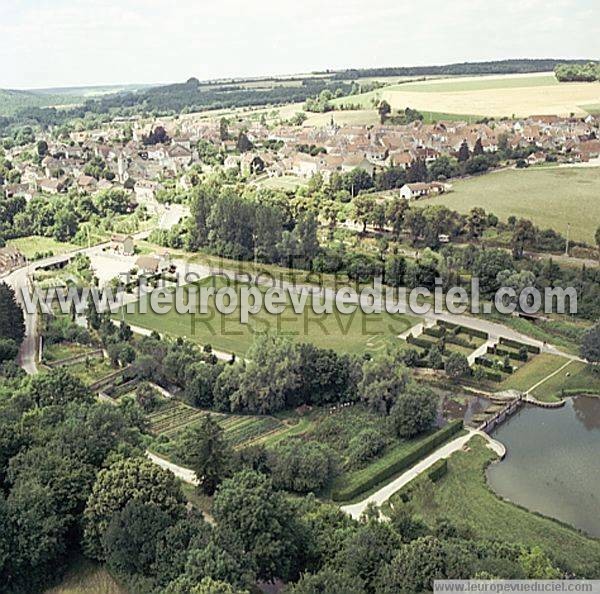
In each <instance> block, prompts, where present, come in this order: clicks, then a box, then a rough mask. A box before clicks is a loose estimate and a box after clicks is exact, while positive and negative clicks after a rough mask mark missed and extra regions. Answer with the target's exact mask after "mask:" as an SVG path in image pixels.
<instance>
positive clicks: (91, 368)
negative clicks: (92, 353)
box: [68, 357, 116, 385]
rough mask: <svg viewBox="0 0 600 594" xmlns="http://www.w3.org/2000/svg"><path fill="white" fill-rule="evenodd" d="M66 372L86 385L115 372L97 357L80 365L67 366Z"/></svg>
mask: <svg viewBox="0 0 600 594" xmlns="http://www.w3.org/2000/svg"><path fill="white" fill-rule="evenodd" d="M68 370H69V372H70V373H71V374H73V375H74V376H75V377H78V378H79V379H80V380H81V381H82V382H83V383H84V384H86V385H90V384H93V383H94V382H97V381H99V380H101V379H102V378H104V377H106V376H107V375H110V374H111V373H114V372H115V371H116V369H115V368H114V367H111V365H110V363H109V362H108V361H106V360H105V359H99V358H97V357H90V358H89V359H88V360H86V361H82V362H81V363H77V364H75V365H69V367H68Z"/></svg>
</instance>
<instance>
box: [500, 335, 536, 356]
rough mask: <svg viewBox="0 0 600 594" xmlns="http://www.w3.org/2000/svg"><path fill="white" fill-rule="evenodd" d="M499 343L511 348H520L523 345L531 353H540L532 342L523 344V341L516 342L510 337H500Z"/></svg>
mask: <svg viewBox="0 0 600 594" xmlns="http://www.w3.org/2000/svg"><path fill="white" fill-rule="evenodd" d="M500 344H503V345H504V346H507V347H510V348H513V349H520V348H523V347H525V348H526V349H527V351H528V352H530V353H533V354H534V355H539V354H540V347H538V346H535V345H532V344H525V343H523V342H518V341H516V340H511V339H510V338H504V337H501V338H500Z"/></svg>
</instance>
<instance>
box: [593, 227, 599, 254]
mask: <svg viewBox="0 0 600 594" xmlns="http://www.w3.org/2000/svg"><path fill="white" fill-rule="evenodd" d="M594 239H595V240H596V247H597V248H598V259H600V227H598V228H597V229H596V233H595V235H594Z"/></svg>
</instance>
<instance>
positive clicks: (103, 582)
mask: <svg viewBox="0 0 600 594" xmlns="http://www.w3.org/2000/svg"><path fill="white" fill-rule="evenodd" d="M45 594H128V590H126V589H125V588H124V587H123V586H121V585H120V584H119V583H118V582H117V581H116V580H115V578H113V577H112V575H111V574H110V573H109V572H108V570H107V569H105V568H104V567H103V566H102V565H98V564H97V563H94V562H92V561H90V560H88V559H84V558H80V559H79V560H78V561H77V562H76V563H75V564H74V565H73V567H72V568H71V569H70V570H69V571H68V572H67V575H66V576H65V578H64V579H63V581H62V583H61V584H60V585H58V586H56V587H55V588H51V589H49V590H46V592H45Z"/></svg>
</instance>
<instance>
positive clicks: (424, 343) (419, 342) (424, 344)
mask: <svg viewBox="0 0 600 594" xmlns="http://www.w3.org/2000/svg"><path fill="white" fill-rule="evenodd" d="M406 342H408V343H409V344H414V345H415V346H418V347H421V348H422V349H426V350H429V349H430V348H431V347H432V343H431V341H429V340H425V339H423V338H416V337H414V336H412V334H411V335H410V336H409V337H408V338H407V339H406Z"/></svg>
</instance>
